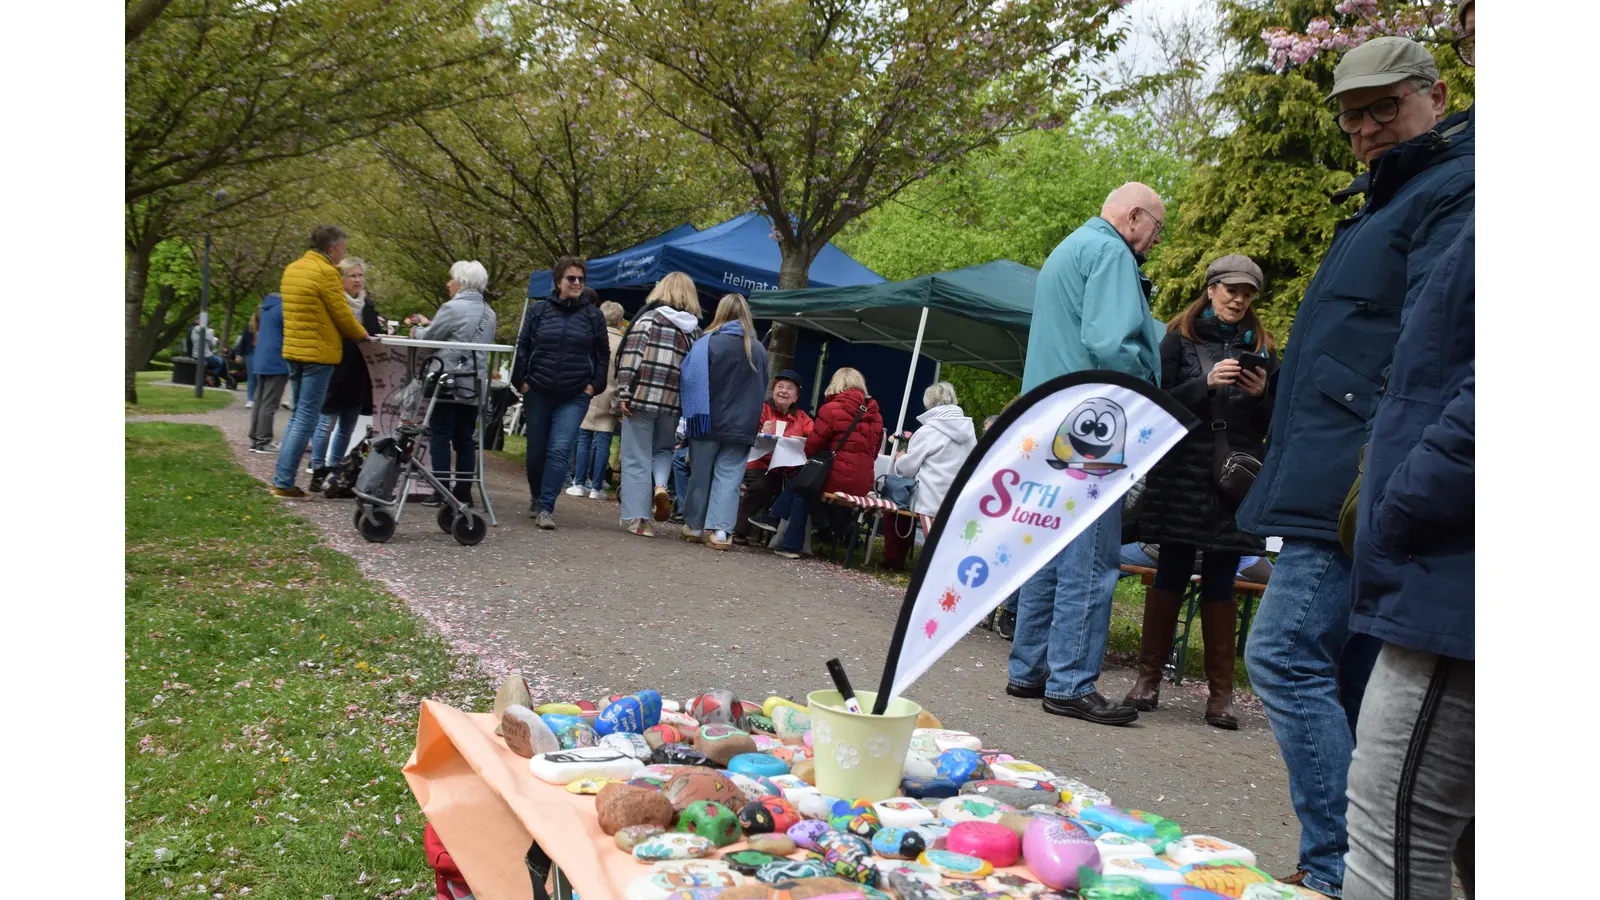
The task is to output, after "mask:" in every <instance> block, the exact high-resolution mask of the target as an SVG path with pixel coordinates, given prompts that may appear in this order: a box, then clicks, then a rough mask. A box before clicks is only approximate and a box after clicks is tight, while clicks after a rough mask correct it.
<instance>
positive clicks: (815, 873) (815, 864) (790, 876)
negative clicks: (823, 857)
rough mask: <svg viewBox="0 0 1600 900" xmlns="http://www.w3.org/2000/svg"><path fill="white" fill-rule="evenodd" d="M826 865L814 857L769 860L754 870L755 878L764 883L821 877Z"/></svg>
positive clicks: (825, 870)
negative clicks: (777, 860) (769, 861)
mask: <svg viewBox="0 0 1600 900" xmlns="http://www.w3.org/2000/svg"><path fill="white" fill-rule="evenodd" d="M828 871H829V869H828V867H827V866H826V865H824V864H823V863H821V862H819V861H818V860H814V859H785V860H781V861H779V862H771V863H767V864H766V865H764V866H762V867H761V868H759V869H757V870H756V880H757V881H760V882H763V883H765V884H777V883H778V882H780V881H798V880H800V879H802V878H821V877H823V876H824V875H827V874H828Z"/></svg>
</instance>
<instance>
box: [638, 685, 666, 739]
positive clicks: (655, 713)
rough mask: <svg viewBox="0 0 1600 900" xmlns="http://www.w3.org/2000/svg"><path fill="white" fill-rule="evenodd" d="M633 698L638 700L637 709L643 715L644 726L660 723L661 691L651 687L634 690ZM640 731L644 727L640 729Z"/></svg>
mask: <svg viewBox="0 0 1600 900" xmlns="http://www.w3.org/2000/svg"><path fill="white" fill-rule="evenodd" d="M633 699H635V700H637V701H639V711H640V713H641V714H642V715H643V716H644V728H653V727H655V726H656V725H659V724H661V692H660V691H657V690H654V689H652V688H645V689H644V690H642V691H634V692H633ZM640 730H641V731H642V730H644V729H640Z"/></svg>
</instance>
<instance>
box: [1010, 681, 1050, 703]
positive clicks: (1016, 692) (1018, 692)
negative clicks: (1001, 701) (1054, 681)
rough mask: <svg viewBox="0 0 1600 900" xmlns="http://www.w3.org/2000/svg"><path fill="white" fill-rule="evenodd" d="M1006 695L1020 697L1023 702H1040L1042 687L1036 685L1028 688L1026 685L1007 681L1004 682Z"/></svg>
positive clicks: (1042, 696)
mask: <svg viewBox="0 0 1600 900" xmlns="http://www.w3.org/2000/svg"><path fill="white" fill-rule="evenodd" d="M1006 693H1008V694H1010V695H1011V696H1013V697H1021V698H1022V699H1024V700H1042V699H1044V685H1042V684H1036V685H1033V686H1032V687H1030V686H1028V685H1026V684H1017V683H1016V682H1015V681H1008V682H1006Z"/></svg>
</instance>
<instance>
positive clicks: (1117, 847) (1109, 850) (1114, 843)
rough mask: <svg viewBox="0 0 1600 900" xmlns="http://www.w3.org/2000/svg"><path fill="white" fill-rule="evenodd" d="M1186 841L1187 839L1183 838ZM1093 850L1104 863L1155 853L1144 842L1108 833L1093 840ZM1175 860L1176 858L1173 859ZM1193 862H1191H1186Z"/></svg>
mask: <svg viewBox="0 0 1600 900" xmlns="http://www.w3.org/2000/svg"><path fill="white" fill-rule="evenodd" d="M1184 840H1188V838H1184ZM1094 845H1095V848H1096V849H1098V850H1099V851H1100V860H1101V862H1104V861H1106V860H1111V859H1125V858H1128V857H1133V858H1138V857H1141V856H1155V855H1156V852H1155V851H1154V850H1152V849H1150V845H1149V844H1146V843H1145V842H1144V841H1140V840H1135V839H1134V838H1131V837H1128V836H1127V835H1125V834H1118V833H1117V832H1115V831H1108V832H1106V833H1105V834H1102V835H1100V836H1098V837H1096V838H1095V839H1094ZM1174 859H1176V857H1174ZM1186 862H1193V860H1186Z"/></svg>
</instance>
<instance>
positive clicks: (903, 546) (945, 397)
mask: <svg viewBox="0 0 1600 900" xmlns="http://www.w3.org/2000/svg"><path fill="white" fill-rule="evenodd" d="M922 406H923V408H924V409H925V410H927V411H926V412H924V413H923V414H922V415H920V416H917V421H918V422H921V423H922V427H921V428H918V429H917V431H916V433H915V434H913V435H912V436H911V441H910V443H908V444H906V448H905V450H903V451H901V452H900V453H897V454H895V459H894V474H896V475H899V476H900V477H902V478H915V479H916V480H917V489H916V492H915V493H913V494H912V495H911V510H912V512H916V513H920V514H922V515H925V516H931V515H934V514H935V513H937V512H938V511H939V506H940V505H941V504H943V503H944V495H945V494H946V493H948V492H949V491H950V484H951V483H952V482H954V481H955V478H956V473H957V472H960V471H961V464H962V463H964V462H966V461H967V454H969V453H971V452H972V448H973V447H976V446H977V445H978V435H977V433H976V432H974V431H973V430H972V419H971V418H970V417H968V416H967V415H966V414H965V413H963V412H962V411H961V407H959V406H957V405H956V389H955V387H954V386H953V385H951V384H950V382H948V381H939V382H935V383H933V384H930V385H928V389H927V390H925V391H923V392H922ZM903 519H904V517H903V516H885V517H884V528H883V567H884V568H886V569H894V570H896V571H899V570H901V569H904V568H905V566H906V552H907V551H908V550H910V549H911V539H912V537H913V536H914V535H915V534H916V530H915V529H916V524H915V523H916V520H915V519H912V520H910V521H911V522H912V527H911V529H909V530H907V531H906V534H905V535H904V536H902V535H901V534H900V528H901V524H900V523H901V521H902V520H903Z"/></svg>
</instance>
